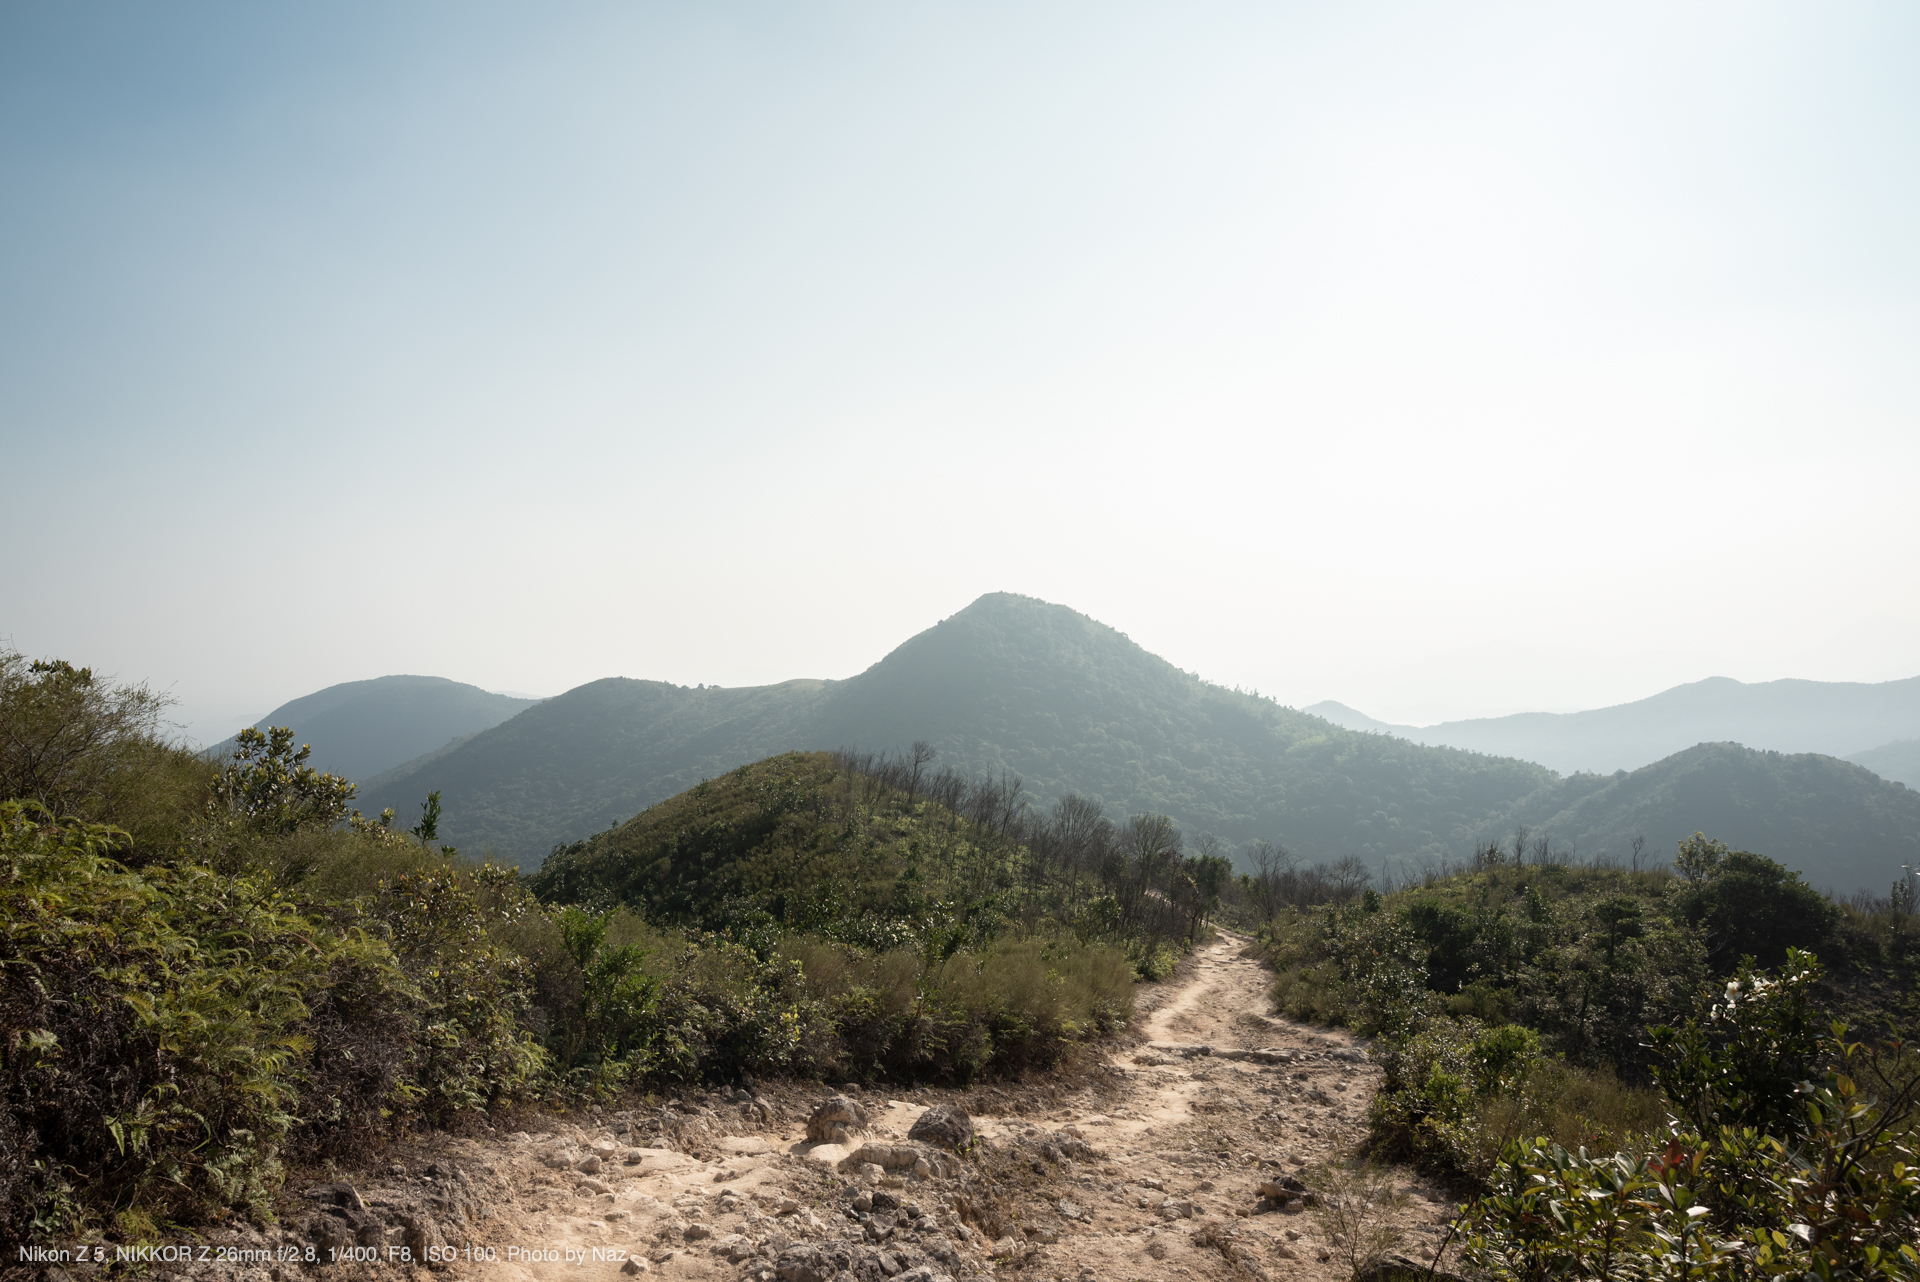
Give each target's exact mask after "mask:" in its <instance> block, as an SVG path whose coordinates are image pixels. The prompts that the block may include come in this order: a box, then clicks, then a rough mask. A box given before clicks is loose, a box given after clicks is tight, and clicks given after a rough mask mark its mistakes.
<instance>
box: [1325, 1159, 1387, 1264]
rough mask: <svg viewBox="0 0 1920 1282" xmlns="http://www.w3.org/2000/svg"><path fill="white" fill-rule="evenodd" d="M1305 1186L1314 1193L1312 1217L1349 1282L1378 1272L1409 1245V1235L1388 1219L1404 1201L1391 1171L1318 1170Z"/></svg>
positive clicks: (1360, 1167) (1355, 1167) (1367, 1168)
mask: <svg viewBox="0 0 1920 1282" xmlns="http://www.w3.org/2000/svg"><path fill="white" fill-rule="evenodd" d="M1306 1183H1307V1187H1308V1189H1310V1190H1311V1191H1312V1193H1313V1199H1312V1204H1311V1205H1310V1207H1309V1208H1308V1209H1309V1212H1310V1214H1312V1216H1313V1220H1314V1223H1315V1224H1316V1225H1317V1226H1318V1227H1319V1229H1320V1233H1321V1236H1323V1237H1324V1238H1326V1239H1327V1242H1328V1243H1329V1244H1330V1245H1331V1247H1332V1249H1333V1258H1334V1259H1335V1260H1336V1261H1338V1262H1339V1264H1340V1265H1341V1266H1342V1267H1343V1268H1345V1269H1346V1270H1347V1276H1348V1277H1351V1278H1357V1277H1359V1276H1360V1275H1361V1274H1362V1273H1364V1272H1366V1271H1368V1270H1370V1269H1372V1268H1374V1267H1375V1266H1377V1265H1378V1264H1379V1263H1380V1262H1381V1261H1382V1260H1384V1259H1385V1258H1386V1257H1387V1256H1388V1255H1389V1254H1391V1253H1392V1252H1393V1251H1394V1250H1396V1249H1397V1248H1398V1247H1399V1246H1400V1244H1401V1243H1402V1242H1403V1241H1405V1239H1406V1233H1405V1232H1404V1231H1403V1230H1402V1229H1401V1228H1400V1227H1399V1226H1398V1225H1396V1224H1394V1223H1393V1222H1392V1219H1391V1218H1390V1217H1391V1214H1392V1212H1393V1211H1395V1210H1396V1209H1398V1208H1399V1206H1400V1204H1401V1201H1402V1200H1403V1199H1402V1198H1401V1197H1400V1195H1399V1194H1398V1193H1396V1192H1395V1191H1394V1188H1393V1177H1392V1172H1391V1171H1390V1170H1389V1169H1388V1168H1386V1167H1381V1166H1374V1165H1371V1164H1367V1165H1353V1166H1339V1165H1327V1166H1320V1167H1316V1168H1314V1169H1313V1170H1311V1171H1309V1172H1308V1173H1307V1179H1306Z"/></svg>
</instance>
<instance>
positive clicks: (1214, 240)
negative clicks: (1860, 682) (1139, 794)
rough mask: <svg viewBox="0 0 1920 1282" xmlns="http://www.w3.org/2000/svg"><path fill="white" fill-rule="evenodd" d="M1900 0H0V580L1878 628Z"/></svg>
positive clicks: (1906, 199)
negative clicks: (603, 0)
mask: <svg viewBox="0 0 1920 1282" xmlns="http://www.w3.org/2000/svg"><path fill="white" fill-rule="evenodd" d="M1916 65H1920V10H1915V9H1914V8H1913V7H1912V6H1910V5H1897V4H1877V5H1864V4H1853V5H1849V4H1835V5H1811V4H1802V5H1769V4H1756V3H1738V4H1733V3H1728V4H1711V5H1708V4H1702V5H1673V4H1664V3H1663V4H1659V5H1651V4H1649V5H1620V4H1607V5H1590V6H1572V5H1538V4H1511V5H1472V4H1465V5H1456V4H1448V5H1438V4H1426V5H1370V6H1356V5H1348V4H1340V5H1336V4H1317V5H1276V4H1271V3H1263V4H1247V5H1225V4H1218V5H1209V4H1180V5H1170V4H1169V5H1158V6H1147V5H1120V4H1112V3H1102V4H1058V5H1034V4H1021V5H993V4H977V3H972V4H965V5H958V4H955V5H916V4H899V3H887V4H864V5H862V4H839V5H813V6H771V5H763V6H755V5H731V6H728V5H699V6H693V5H686V6H671V5H635V4H621V5H540V6H527V5H517V6H504V5H480V4H470V3H460V4H452V3H442V4H429V3H413V4H407V5H391V4H381V5H370V4H368V5H356V4H341V3H329V4H326V5H314V4H308V5H299V4H287V5H273V6H261V5H241V4H231V5H211V4H198V5H194V4H183V5H170V6H158V5H151V4H145V3H140V4H133V3H127V4H58V5H55V4H40V5H27V4H16V5H10V6H6V7H5V8H0V166H3V167H4V168H3V169H0V173H4V175H5V177H4V180H3V181H4V186H3V187H0V190H4V193H5V198H4V200H0V444H4V455H3V456H0V457H4V465H5V472H6V495H7V499H6V503H5V505H4V508H0V542H4V545H5V547H6V549H7V551H8V553H9V555H7V556H6V557H5V558H3V559H0V638H8V637H10V638H11V639H12V641H13V643H14V644H15V645H17V646H19V647H20V648H21V649H23V650H26V651H28V652H29V653H33V654H60V655H63V656H65V657H69V658H72V659H74V660H76V661H82V662H92V663H94V664H95V665H97V666H100V667H103V668H106V669H108V670H111V671H114V672H117V673H119V674H120V675H121V676H123V677H131V678H139V679H148V680H151V681H153V682H154V683H156V684H157V685H160V686H164V687H168V688H170V689H172V690H173V691H174V692H175V694H176V695H177V696H178V697H179V698H180V699H181V701H182V706H181V710H180V713H181V719H182V721H183V722H184V723H186V724H187V725H189V726H190V727H191V728H192V730H193V732H194V733H195V734H196V735H198V736H199V737H200V738H202V739H203V740H209V741H210V740H212V739H216V738H219V737H220V736H221V735H224V734H226V733H227V732H228V731H230V730H231V729H233V728H234V727H235V726H237V725H238V724H241V723H243V722H244V721H246V720H250V719H251V718H252V717H255V716H257V715H259V714H261V713H263V712H265V711H266V710H267V709H268V708H270V707H273V706H275V705H276V704H278V703H280V702H282V701H284V700H285V699H288V698H291V697H294V696H296V695H299V694H302V693H305V692H308V691H310V690H313V689H316V688H318V687H320V686H324V685H327V684H330V683H332V682H335V681H342V680H351V679H355V678H360V677H368V676H376V675H380V674H382V673H388V672H425V673H435V674H439V675H444V676H450V677H455V678H457V679H461V680H467V681H473V682H476V683H478V684H481V685H485V686H488V687H490V688H495V689H511V690H525V691H535V692H539V693H552V692H557V691H558V690H561V689H564V688H566V687H569V686H572V685H575V684H578V683H579V682H582V681H586V680H590V679H593V678H595V677H600V676H607V675H627V676H641V677H660V678H665V679H670V680H675V681H681V682H685V683H688V684H692V683H695V682H701V681H705V682H715V683H719V684H726V685H735V684H747V683H758V682H765V681H773V680H779V679H783V678H786V677H792V676H802V675H806V676H846V675H850V674H852V673H854V672H857V671H859V670H860V669H862V668H864V667H865V666H867V665H868V664H870V663H872V662H873V661H874V660H876V659H878V658H879V657H880V656H881V655H882V654H883V653H885V651H886V650H887V649H889V648H890V647H891V646H892V645H894V644H895V643H897V642H898V641H900V640H901V639H903V638H904V637H906V636H907V635H909V634H911V633H912V632H914V631H917V630H919V629H920V628H923V627H925V626H928V625H929V624H931V623H933V622H934V621H935V620H937V619H939V618H941V617H943V616H945V615H947V614H951V613H952V612H953V611H955V610H957V609H959V608H960V607H962V606H964V605H965V604H966V603H967V602H968V601H970V600H972V599H973V598H974V597H975V596H977V595H978V594H980V593H981V592H986V591H992V590H996V589H1006V590H1012V591H1021V592H1028V593H1031V594H1033V595H1037V596H1041V597H1045V598H1047V599H1050V600H1056V601H1062V602H1065V603H1067V604H1070V605H1073V606H1075V607H1076V608H1078V609H1081V610H1084V611H1086V612H1088V613H1090V614H1092V615H1094V616H1095V617H1097V618H1101V619H1103V620H1105V621H1107V622H1110V623H1112V624H1114V625H1115V626H1117V627H1120V628H1122V629H1123V630H1125V631H1126V632H1128V633H1129V634H1130V635H1131V636H1133V637H1134V639H1136V640H1138V641H1141V642H1142V643H1143V644H1146V645H1148V646H1149V647H1151V648H1153V649H1155V650H1156V651H1158V652H1160V653H1162V654H1164V655H1165V656H1167V657H1168V658H1170V659H1172V660H1174V661H1175V662H1176V663H1179V664H1181V665H1182V666H1184V667H1187V668H1191V669H1195V670H1197V671H1199V672H1201V673H1202V674H1203V675H1206V676H1208V677H1211V678H1214V679H1216V680H1220V681H1223V682H1225V683H1227V684H1236V683H1237V684H1242V685H1248V686H1256V687H1258V688H1260V689H1261V690H1263V691H1267V692H1271V693H1274V694H1277V695H1279V696H1280V697H1281V698H1283V699H1285V700H1287V701H1289V702H1296V703H1308V702H1313V701H1315V700H1317V699H1322V698H1337V699H1340V700H1342V701H1344V702H1347V703H1350V704H1353V705H1355V706H1357V707H1360V708H1362V709H1364V710H1365V711H1367V712H1369V713H1372V714H1373V715H1376V716H1381V717H1387V718H1390V719H1396V720H1413V721H1428V720H1434V719H1438V718H1440V717H1444V716H1450V715H1463V714H1473V713H1490V712H1502V711H1510V710H1513V709H1516V708H1523V707H1555V708H1571V707H1584V706H1592V705H1595V704H1599V703H1606V702H1615V701H1618V700H1621V699H1626V698H1633V697H1638V696H1640V695H1644V694H1648V693H1652V692H1653V691H1654V690H1657V689H1660V688H1662V687H1664V686H1666V685H1671V684H1673V683H1675V682H1677V681H1681V680H1688V679H1693V678H1697V677H1700V676H1706V675H1709V674H1713V673H1722V674H1725V675H1731V676H1737V677H1742V678H1745V679H1764V678H1768V677H1777V676H1788V675H1793V676H1808V677H1822V678H1829V679H1886V678H1889V677H1896V676H1911V675H1915V674H1916V673H1920V578H1917V577H1916V573H1915V569H1914V557H1915V529H1916V524H1917V522H1916V519H1915V517H1914V515H1913V509H1914V506H1915V504H1914V492H1915V482H1916V480H1917V479H1920V430H1917V429H1920V368H1916V355H1920V252H1917V249H1916V232H1915V228H1920V81H1917V80H1916V77H1914V75H1913V74H1912V69H1913V67H1914V66H1916Z"/></svg>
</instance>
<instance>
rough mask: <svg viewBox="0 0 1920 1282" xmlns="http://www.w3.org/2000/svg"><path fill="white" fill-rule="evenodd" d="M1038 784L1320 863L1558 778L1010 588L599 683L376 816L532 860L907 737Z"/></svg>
mask: <svg viewBox="0 0 1920 1282" xmlns="http://www.w3.org/2000/svg"><path fill="white" fill-rule="evenodd" d="M915 740H926V741H928V742H930V743H932V744H933V745H934V747H935V748H936V749H937V750H938V751H939V753H940V761H941V762H942V763H943V764H946V765H952V766H955V767H958V768H961V769H964V770H967V771H969V772H972V773H975V774H983V773H986V772H988V771H1000V770H1006V771H1010V772H1012V773H1014V774H1017V775H1019V776H1021V777H1022V778H1023V779H1024V780H1025V783H1026V787H1027V790H1028V792H1029V793H1030V794H1032V795H1033V796H1034V798H1035V799H1036V800H1037V801H1040V802H1042V803H1044V802H1047V801H1051V800H1052V799H1054V798H1056V797H1058V796H1059V795H1061V794H1062V793H1065V792H1069V791H1072V792H1080V793H1083V794H1087V795H1091V796H1095V797H1097V798H1099V799H1100V800H1101V801H1102V802H1103V803H1104V804H1105V805H1106V807H1107V809H1108V811H1109V813H1111V814H1114V815H1126V814H1129V813H1133V812H1137V811H1143V810H1157V811H1163V812H1165V813H1167V814H1169V815H1172V816H1173V817H1174V818H1175V819H1176V820H1177V821H1179V822H1180V823H1181V824H1182V825H1183V826H1185V827H1186V828H1187V829H1188V830H1189V831H1193V832H1199V831H1209V832H1213V833H1215V834H1216V835H1218V836H1219V837H1221V838H1223V839H1224V840H1227V841H1229V842H1244V841H1249V840H1252V839H1254V838H1259V837H1281V838H1283V839H1284V840H1286V841H1288V842H1289V843H1290V844H1292V845H1295V846H1297V847H1299V849H1300V851H1301V853H1302V854H1305V855H1308V856H1309V857H1314V858H1319V857H1338V856H1340V855H1342V854H1349V853H1352V854H1359V855H1361V856H1363V857H1365V858H1367V859H1369V860H1370V861H1373V862H1376V863H1377V862H1378V860H1379V858H1381V857H1411V856H1416V855H1421V854H1427V855H1438V854H1440V853H1444V852H1446V851H1449V850H1453V849H1455V848H1456V847H1458V846H1459V845H1461V844H1462V843H1467V844H1470V843H1471V840H1472V837H1473V835H1474V833H1475V830H1476V829H1475V825H1476V824H1477V823H1478V822H1480V821H1482V820H1483V819H1484V817H1485V816H1486V815H1487V814H1488V813H1489V812H1492V811H1495V810H1499V809H1502V808H1504V807H1507V806H1510V805H1512V804H1513V803H1515V802H1517V801H1519V800H1520V799H1521V798H1523V797H1525V796H1527V795H1529V794H1531V793H1532V792H1534V791H1535V790H1537V789H1539V788H1540V787H1542V786H1544V785H1545V784H1547V783H1548V782H1549V781H1550V780H1551V775H1550V774H1549V772H1547V771H1545V770H1542V769H1540V768H1539V767H1537V766H1533V765H1529V764H1527V763H1524V762H1518V761H1501V760H1496V759H1493V758H1487V757H1481V756H1478V755H1476V754H1473V753H1464V752H1457V751H1453V750H1449V749H1437V748H1424V747H1420V746H1418V745H1413V744H1408V743H1404V742H1400V741H1396V740H1393V739H1390V738H1386V737H1384V736H1379V735H1359V734H1354V733H1351V732H1349V731H1345V730H1342V729H1340V728H1339V727H1337V726H1333V725H1331V724H1329V723H1328V722H1326V721H1323V720H1321V719H1320V718H1318V717H1310V716H1307V715H1305V714H1304V713H1300V712H1297V711H1295V710H1293V709H1290V708H1282V707H1279V706H1278V705H1276V704H1274V703H1272V702H1271V701H1269V700H1265V699H1260V698H1256V697H1254V696H1252V695H1246V694H1240V693H1237V692H1234V691H1231V690H1225V689H1222V688H1221V687H1218V686H1213V685H1209V684H1207V683H1206V682H1203V681H1201V680H1199V679H1198V678H1197V677H1194V676H1191V675H1190V674H1188V673H1185V672H1182V671H1181V670H1180V669H1178V668H1176V667H1174V666H1173V665H1172V664H1170V663H1168V662H1167V661H1166V660H1164V659H1161V658H1159V657H1157V656H1155V655H1152V654H1149V653H1147V652H1146V651H1145V650H1143V649H1141V648H1140V647H1139V646H1137V645H1135V644H1134V643H1133V642H1132V641H1130V640H1128V639H1127V638H1126V637H1125V636H1123V635H1121V634H1120V633H1119V632H1116V631H1115V630H1114V629H1112V628H1109V627H1107V626H1105V625H1104V624H1101V623H1098V622H1096V621H1094V620H1092V619H1090V618H1088V617H1087V616H1085V615H1083V614H1079V613H1077V612H1075V611H1073V610H1069V609H1067V608H1065V607H1063V606H1057V605H1049V604H1047V603H1045V602H1041V601H1036V600H1033V599H1031V598H1027V597H1020V596H1013V595H1010V594H1005V593H996V594H993V595H989V596H985V597H982V598H981V599H980V600H978V601H976V602H974V603H973V604H972V605H971V606H969V607H967V608H966V609H965V610H963V611H961V612H960V613H959V614H957V615H954V616H953V617H952V618H950V619H947V620H945V621H943V622H942V623H939V624H937V625H935V626H934V627H932V628H929V629H927V630H926V631H925V632H922V633H920V634H919V635H918V636H915V637H913V638H911V639H910V640H908V641H907V642H906V643H905V644H903V645H901V646H900V647H899V648H898V649H896V650H894V651H893V652H892V653H891V654H889V655H887V657H886V658H884V659H882V660H881V661H880V662H879V663H877V664H875V665H874V666H873V667H872V668H869V669H868V670H867V671H866V672H863V673H861V674H860V675H859V676H857V677H853V678H850V679H848V680H845V681H832V682H824V681H793V682H787V683H786V684H784V685H779V686H765V687H756V688H750V689H740V690H718V689H708V690H689V689H686V688H684V687H679V686H672V685H665V684H662V683H659V682H647V681H628V680H624V679H615V680H607V681H596V682H593V683H591V684H589V685H585V686H581V687H579V688H578V689H576V690H570V691H568V692H567V693H566V694H564V695H561V696H559V697H558V698H555V699H551V700H549V701H547V702H546V703H544V704H542V705H540V707H538V708H536V709H533V710H531V711H530V712H529V713H527V714H526V715H524V716H522V717H519V718H516V719H515V720H514V721H513V722H511V723H509V724H508V725H503V726H500V727H497V728H495V729H494V730H490V731H488V732H486V733H485V734H481V735H476V736H475V737H474V738H473V739H472V740H471V741H470V742H468V743H465V744H461V745H459V746H457V747H455V748H454V749H452V750H450V751H448V752H446V753H444V754H440V755H439V756H437V757H436V758H435V759H434V760H432V761H431V762H425V763H421V764H420V765H419V766H418V767H409V768H406V769H402V770H398V771H394V772H393V773H392V774H391V775H390V776H389V778H388V779H387V780H384V781H381V782H380V783H379V786H377V787H373V788H369V789H368V790H367V791H366V795H365V796H364V797H363V804H364V806H365V808H367V809H369V810H370V811H371V810H377V809H379V808H381V807H383V806H389V805H391V806H393V807H394V808H395V809H396V810H398V811H400V813H402V814H408V813H411V809H412V808H413V807H417V806H418V804H419V800H420V798H421V797H423V796H425V795H426V793H427V791H428V790H430V789H439V790H440V791H441V793H442V797H443V802H444V804H445V806H446V811H447V815H448V818H447V820H446V822H445V826H444V827H443V831H444V832H446V833H447V834H448V835H449V838H450V839H451V840H454V841H456V842H460V843H463V844H466V845H469V846H473V845H479V846H491V847H492V848H494V849H495V850H497V851H499V852H500V853H502V854H504V855H508V856H509V857H511V858H514V859H516V860H518V861H519V862H520V863H521V864H522V866H523V867H529V868H530V867H533V866H535V865H537V864H538V862H539V860H540V858H541V857H542V856H544V855H545V854H546V852H547V850H548V849H549V848H551V846H552V845H554V844H555V843H558V842H561V841H571V840H575V839H577V838H579V837H582V836H586V835H587V834H589V833H592V832H596V831H599V830H600V829H603V828H605V827H607V826H609V825H610V824H612V823H614V822H616V821H618V820H621V819H625V818H626V817H627V816H629V815H632V814H634V813H636V812H637V811H639V810H641V809H644V808H645V807H646V806H649V805H651V804H653V803H654V802H656V801H660V800H662V799H664V798H666V797H669V796H672V795H673V794H675V793H677V792H679V791H681V790H683V789H685V788H686V787H688V786H690V785H691V784H693V783H695V782H698V781H699V780H700V779H702V778H707V777H711V776H713V775H717V774H719V773H721V772H722V771H725V770H728V769H732V768H733V767H735V766H739V765H743V764H745V763H747V762H750V761H754V760H757V759H759V758H761V757H764V756H767V755H770V754H771V753H774V752H779V751H786V750H808V749H821V748H833V747H843V746H859V747H863V748H868V749H875V750H880V749H897V748H902V747H905V746H906V745H907V744H909V743H911V742H913V741H915Z"/></svg>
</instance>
